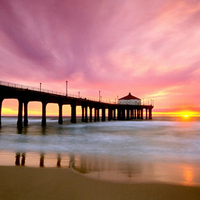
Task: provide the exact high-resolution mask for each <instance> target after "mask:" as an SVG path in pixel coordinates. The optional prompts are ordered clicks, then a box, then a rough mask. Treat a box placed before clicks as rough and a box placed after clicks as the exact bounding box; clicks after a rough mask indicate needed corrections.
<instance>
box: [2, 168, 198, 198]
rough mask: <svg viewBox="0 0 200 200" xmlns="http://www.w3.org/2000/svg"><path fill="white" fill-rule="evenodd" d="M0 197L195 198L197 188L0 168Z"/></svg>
mask: <svg viewBox="0 0 200 200" xmlns="http://www.w3.org/2000/svg"><path fill="white" fill-rule="evenodd" d="M0 188H1V189H0V199H2V200H7V199H9V200H12V199H13V200H17V199H20V200H27V199H29V200H31V199H40V200H43V199H48V200H51V199H57V200H60V199H74V200H76V199H81V200H86V199H87V200H90V199H91V200H94V199H95V200H102V199H104V200H106V199H108V200H112V199H113V200H117V199H120V200H121V199H123V200H125V199H127V200H128V199H129V200H130V199H134V200H150V199H153V200H157V199H158V200H165V199H166V200H173V199H174V200H179V199H181V200H184V199H185V200H186V199H187V200H188V199H192V200H195V199H199V196H200V188H199V187H190V186H181V185H172V184H159V183H154V184H152V183H148V184H147V183H141V184H124V183H112V182H104V181H97V180H93V179H88V178H85V177H83V176H81V175H79V174H76V173H75V172H73V171H72V170H70V169H62V168H61V169H59V168H29V167H21V166H16V167H10V166H3V167H0Z"/></svg>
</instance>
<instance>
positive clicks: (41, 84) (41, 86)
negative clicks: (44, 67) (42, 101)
mask: <svg viewBox="0 0 200 200" xmlns="http://www.w3.org/2000/svg"><path fill="white" fill-rule="evenodd" d="M41 89H42V83H40V92H41Z"/></svg>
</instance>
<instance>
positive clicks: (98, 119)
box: [97, 108, 100, 122]
mask: <svg viewBox="0 0 200 200" xmlns="http://www.w3.org/2000/svg"><path fill="white" fill-rule="evenodd" d="M97 121H98V122H99V121H100V118H99V108H97Z"/></svg>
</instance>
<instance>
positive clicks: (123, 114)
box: [122, 108, 125, 120]
mask: <svg viewBox="0 0 200 200" xmlns="http://www.w3.org/2000/svg"><path fill="white" fill-rule="evenodd" d="M122 120H125V108H123V109H122Z"/></svg>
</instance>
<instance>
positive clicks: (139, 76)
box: [0, 0, 200, 118]
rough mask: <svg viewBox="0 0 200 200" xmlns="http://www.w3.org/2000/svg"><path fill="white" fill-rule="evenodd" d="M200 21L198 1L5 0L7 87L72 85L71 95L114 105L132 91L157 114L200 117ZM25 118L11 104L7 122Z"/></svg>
mask: <svg viewBox="0 0 200 200" xmlns="http://www.w3.org/2000/svg"><path fill="white" fill-rule="evenodd" d="M199 17H200V2H199V1H197V0H189V1H188V0H175V1H174V0H160V1H157V0H152V1H141V0H133V1H129V0H124V1H121V0H102V1H93V0H87V1H82V0H74V1H72V0H60V1H57V0H52V1H48V0H44V1H39V0H30V1H25V0H21V1H12V0H2V1H1V2H0V44H1V45H0V69H1V73H0V81H6V82H11V83H16V84H22V85H27V86H31V87H35V88H39V86H40V83H41V86H42V89H47V90H53V91H57V92H62V93H65V91H66V85H65V83H66V81H68V90H69V94H71V95H76V96H77V95H78V93H79V94H80V96H82V97H86V98H91V99H97V100H98V95H99V91H101V96H102V100H104V101H110V102H116V101H117V99H118V98H121V97H123V96H126V95H127V94H128V93H129V92H131V94H132V95H134V96H136V97H138V98H141V99H142V100H143V101H144V102H146V103H149V102H150V101H151V100H153V101H154V109H153V115H169V116H183V117H185V118H190V117H191V116H200V106H199V102H200V90H199V89H198V88H199V85H200V78H199V77H200V58H199V55H200V47H199V44H200V37H199V35H200V20H199ZM29 108H30V109H29V115H34V116H35V115H41V112H42V111H41V103H38V102H31V103H30V105H29ZM68 108H69V107H65V109H64V110H65V113H64V115H70V109H68ZM17 112H18V102H17V100H8V99H5V100H4V101H3V106H2V116H3V115H17ZM80 113H81V111H79V108H78V114H80ZM47 115H53V116H54V115H55V116H57V115H58V106H57V105H52V104H51V105H48V107H47Z"/></svg>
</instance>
